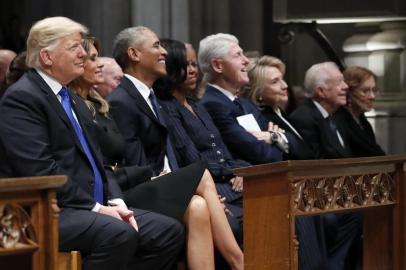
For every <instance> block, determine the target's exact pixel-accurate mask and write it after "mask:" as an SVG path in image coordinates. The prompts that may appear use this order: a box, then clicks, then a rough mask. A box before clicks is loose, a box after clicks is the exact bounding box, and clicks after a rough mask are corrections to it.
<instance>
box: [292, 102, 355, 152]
mask: <svg viewBox="0 0 406 270" xmlns="http://www.w3.org/2000/svg"><path fill="white" fill-rule="evenodd" d="M290 120H291V123H292V125H293V126H294V127H295V128H297V131H298V132H300V134H301V135H302V136H303V139H304V140H305V141H306V142H308V143H309V146H310V147H311V149H312V151H313V153H314V155H315V158H316V159H326V158H348V157H351V150H350V149H349V144H348V141H347V138H346V137H345V133H343V132H342V130H341V128H340V126H339V123H336V125H337V129H338V130H339V132H340V135H341V136H342V138H343V140H344V144H345V147H342V146H341V144H340V141H339V140H338V137H337V135H336V134H334V132H333V131H332V130H331V128H330V127H329V123H328V121H327V120H326V119H324V118H323V116H322V114H321V113H320V111H319V109H318V108H317V107H316V105H314V103H313V101H312V100H310V99H307V100H306V101H305V102H304V103H303V104H302V105H301V106H299V107H298V108H297V109H296V110H295V111H294V112H293V113H292V114H291V115H290Z"/></svg>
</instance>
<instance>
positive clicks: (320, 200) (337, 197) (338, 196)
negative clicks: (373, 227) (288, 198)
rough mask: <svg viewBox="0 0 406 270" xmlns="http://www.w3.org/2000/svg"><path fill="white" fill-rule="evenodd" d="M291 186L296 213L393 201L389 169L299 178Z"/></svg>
mask: <svg viewBox="0 0 406 270" xmlns="http://www.w3.org/2000/svg"><path fill="white" fill-rule="evenodd" d="M291 187H292V193H291V194H292V202H293V205H292V207H293V209H292V210H293V212H294V214H296V215H300V214H305V213H320V212H325V211H328V212H331V211H332V210H340V209H353V208H360V207H370V206H376V205H388V204H394V203H395V202H396V194H395V192H396V191H395V182H394V174H393V173H378V174H365V175H349V176H340V177H324V178H309V179H300V180H299V181H295V182H294V183H292V184H291Z"/></svg>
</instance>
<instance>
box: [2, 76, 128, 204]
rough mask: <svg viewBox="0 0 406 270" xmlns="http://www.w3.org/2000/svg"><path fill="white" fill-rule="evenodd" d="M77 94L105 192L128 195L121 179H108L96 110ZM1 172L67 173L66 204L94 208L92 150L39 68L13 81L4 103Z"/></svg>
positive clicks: (61, 199) (75, 104)
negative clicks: (96, 131) (84, 144)
mask: <svg viewBox="0 0 406 270" xmlns="http://www.w3.org/2000/svg"><path fill="white" fill-rule="evenodd" d="M70 94H71V98H72V108H73V109H74V111H75V114H76V116H77V118H78V121H79V123H80V126H81V127H82V130H83V132H84V134H85V136H86V138H87V141H88V144H89V148H90V150H91V152H92V154H93V157H94V160H95V163H96V165H97V166H98V168H99V170H100V173H101V175H102V180H103V183H104V186H103V187H104V198H105V200H107V199H109V198H122V194H121V191H120V188H119V187H118V185H117V183H116V181H114V180H112V181H110V180H108V179H107V177H106V175H105V173H104V170H103V163H102V162H103V161H102V157H101V153H100V149H99V146H98V144H97V143H96V144H94V143H93V142H95V140H96V139H95V136H94V130H93V128H94V126H93V122H92V116H91V114H90V111H89V109H88V108H87V107H86V105H85V104H84V102H83V101H82V100H81V99H80V98H78V97H77V96H75V95H74V94H72V93H70ZM0 148H2V152H1V153H2V154H1V155H0V176H3V177H21V176H39V175H67V176H68V182H67V184H65V185H64V186H63V187H62V188H60V189H58V191H57V199H58V205H59V206H60V207H70V208H80V209H89V210H90V209H92V208H93V207H94V205H95V200H94V199H93V186H94V176H93V170H92V167H91V164H90V162H89V160H88V159H87V156H86V154H85V152H84V150H83V149H82V146H81V144H80V142H79V139H78V138H77V136H76V133H75V131H74V129H73V127H72V126H71V123H70V121H69V118H68V117H67V115H66V113H65V111H64V109H63V107H62V105H61V103H60V102H59V100H58V98H57V97H56V95H55V94H54V93H53V92H52V90H51V89H50V88H49V86H48V85H47V84H46V83H45V81H44V80H43V79H42V78H41V77H40V76H39V74H38V73H37V72H36V71H35V70H29V71H28V72H27V73H26V74H25V75H24V76H23V77H22V78H21V79H20V80H19V81H18V82H17V83H15V84H14V85H13V86H11V87H10V88H9V89H8V91H7V93H6V95H5V96H4V97H3V98H2V100H1V104H0Z"/></svg>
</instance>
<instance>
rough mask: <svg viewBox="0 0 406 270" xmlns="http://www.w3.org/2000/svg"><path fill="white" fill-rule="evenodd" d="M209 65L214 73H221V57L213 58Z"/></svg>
mask: <svg viewBox="0 0 406 270" xmlns="http://www.w3.org/2000/svg"><path fill="white" fill-rule="evenodd" d="M210 64H211V67H212V69H213V70H214V71H215V72H216V73H223V68H224V65H223V59H219V58H214V59H212V60H211V61H210Z"/></svg>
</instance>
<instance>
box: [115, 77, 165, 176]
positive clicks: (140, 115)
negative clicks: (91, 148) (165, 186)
mask: <svg viewBox="0 0 406 270" xmlns="http://www.w3.org/2000/svg"><path fill="white" fill-rule="evenodd" d="M108 101H109V103H110V113H111V115H112V116H113V118H114V120H115V121H116V123H117V126H118V128H119V129H120V132H121V134H122V135H123V137H124V139H125V141H126V151H125V155H124V156H125V161H126V165H127V166H128V165H140V166H145V165H150V166H151V167H152V169H153V171H154V174H155V175H158V174H159V173H160V172H161V171H162V169H163V166H164V157H165V154H166V138H167V136H168V131H167V129H166V127H165V126H164V125H162V124H161V123H160V122H159V120H158V119H157V118H156V116H155V115H154V113H153V112H152V110H151V108H150V107H149V106H148V104H147V102H146V101H145V99H144V98H143V97H142V96H141V94H140V92H139V91H138V90H137V88H136V87H135V86H134V84H133V83H132V82H131V81H130V80H129V79H128V78H126V77H124V78H123V79H122V81H121V83H120V85H119V86H118V88H117V89H116V90H114V91H113V92H112V93H111V94H110V95H109V97H108ZM159 109H161V108H159ZM161 115H164V113H162V114H161Z"/></svg>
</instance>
